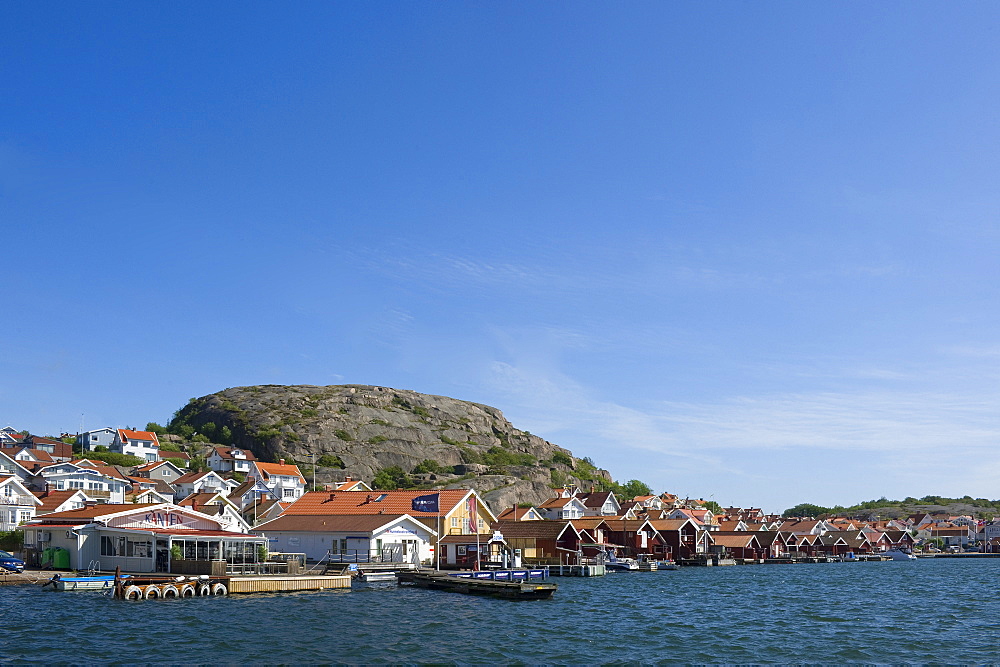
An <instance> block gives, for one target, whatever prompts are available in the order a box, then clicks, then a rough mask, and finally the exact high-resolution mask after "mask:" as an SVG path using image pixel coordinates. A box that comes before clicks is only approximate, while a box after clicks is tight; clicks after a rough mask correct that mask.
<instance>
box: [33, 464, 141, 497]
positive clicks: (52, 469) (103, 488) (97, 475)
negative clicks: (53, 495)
mask: <svg viewBox="0 0 1000 667" xmlns="http://www.w3.org/2000/svg"><path fill="white" fill-rule="evenodd" d="M39 476H40V477H41V480H40V481H38V479H37V478H36V482H35V483H34V485H35V486H36V488H37V487H38V486H40V485H41V486H43V485H45V484H49V485H51V486H50V488H53V489H55V490H57V491H65V490H70V489H74V490H79V491H83V492H84V493H86V494H87V495H88V496H89V497H91V498H94V499H95V500H97V501H98V502H101V503H111V504H120V503H124V502H125V494H126V493H127V492H128V491H129V489H130V488H131V486H132V485H131V484H130V483H129V482H127V481H126V480H124V479H119V478H117V477H111V476H109V475H105V474H104V473H102V472H100V471H98V470H95V469H94V468H88V467H86V466H79V465H74V464H72V463H57V464H55V465H50V466H47V467H45V468H42V469H41V471H40V473H39Z"/></svg>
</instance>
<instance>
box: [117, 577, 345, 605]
mask: <svg viewBox="0 0 1000 667" xmlns="http://www.w3.org/2000/svg"><path fill="white" fill-rule="evenodd" d="M350 587H351V577H350V576H349V575H314V576H310V575H305V576H295V577H288V576H286V577H282V576H277V577H275V576H260V577H209V576H205V575H202V576H198V577H163V576H141V575H135V576H130V577H123V576H122V575H121V573H120V572H116V573H115V579H114V596H115V597H116V598H119V599H121V600H150V599H161V598H186V597H205V596H222V595H230V594H239V593H287V592H293V591H322V590H327V589H330V588H350Z"/></svg>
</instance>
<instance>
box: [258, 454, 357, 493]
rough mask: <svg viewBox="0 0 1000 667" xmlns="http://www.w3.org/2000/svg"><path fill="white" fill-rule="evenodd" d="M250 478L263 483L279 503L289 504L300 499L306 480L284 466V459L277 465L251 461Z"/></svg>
mask: <svg viewBox="0 0 1000 667" xmlns="http://www.w3.org/2000/svg"><path fill="white" fill-rule="evenodd" d="M250 478H252V479H259V480H260V481H261V482H263V483H264V486H266V487H267V488H268V490H269V491H270V492H271V493H272V494H273V495H274V497H275V498H277V499H278V500H280V501H281V502H290V501H294V500H296V499H298V498H301V497H302V494H303V493H304V492H305V488H306V480H305V478H304V477H303V476H302V473H301V472H299V467H298V466H297V465H293V464H290V463H289V464H286V463H285V460H284V459H281V460H280V461H279V462H278V463H262V462H261V461H253V462H252V463H251V467H250V474H249V475H248V479H250ZM354 493H356V492H354Z"/></svg>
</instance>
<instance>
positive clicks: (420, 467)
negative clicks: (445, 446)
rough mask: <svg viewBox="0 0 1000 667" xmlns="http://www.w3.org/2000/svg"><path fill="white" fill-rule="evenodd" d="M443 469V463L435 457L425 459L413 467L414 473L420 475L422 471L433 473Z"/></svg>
mask: <svg viewBox="0 0 1000 667" xmlns="http://www.w3.org/2000/svg"><path fill="white" fill-rule="evenodd" d="M442 471H443V468H442V467H441V464H440V463H438V462H437V461H435V460H434V459H424V460H423V461H421V462H420V463H418V464H417V465H416V466H415V467H414V468H413V474H415V475H419V474H421V473H428V474H431V475H433V474H435V473H439V472H442Z"/></svg>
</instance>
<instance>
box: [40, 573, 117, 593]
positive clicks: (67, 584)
mask: <svg viewBox="0 0 1000 667" xmlns="http://www.w3.org/2000/svg"><path fill="white" fill-rule="evenodd" d="M127 576H128V575H125V576H123V577H122V578H123V579H124V578H126V577H127ZM114 587H115V575H113V574H97V575H93V576H89V577H64V576H62V575H59V574H56V575H54V576H53V577H52V578H51V579H49V580H48V581H46V582H45V583H44V584H42V588H43V589H47V588H51V589H52V590H54V591H101V590H112V589H114Z"/></svg>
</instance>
